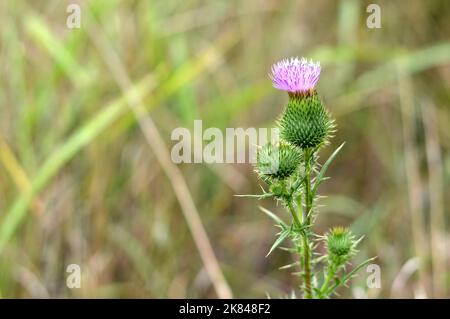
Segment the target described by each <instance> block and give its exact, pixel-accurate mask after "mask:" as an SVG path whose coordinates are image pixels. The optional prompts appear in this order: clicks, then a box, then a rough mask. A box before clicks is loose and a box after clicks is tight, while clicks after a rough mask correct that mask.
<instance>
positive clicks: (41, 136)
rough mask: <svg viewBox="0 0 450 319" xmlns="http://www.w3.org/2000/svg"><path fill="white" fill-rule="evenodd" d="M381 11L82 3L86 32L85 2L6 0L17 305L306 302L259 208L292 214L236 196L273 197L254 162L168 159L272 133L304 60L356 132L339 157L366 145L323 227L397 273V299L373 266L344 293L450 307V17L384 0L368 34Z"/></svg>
mask: <svg viewBox="0 0 450 319" xmlns="http://www.w3.org/2000/svg"><path fill="white" fill-rule="evenodd" d="M74 2H75V1H74ZM371 2H374V1H358V0H340V1H312V2H311V1H275V0H273V1H262V0H260V1H257V0H249V1H196V0H188V1H118V0H115V1H112V0H96V1H80V2H79V3H80V4H81V9H82V11H81V14H82V15H81V28H80V29H68V28H67V27H66V18H67V15H68V14H67V13H66V7H67V5H68V4H69V3H71V1H56V0H55V1H12V0H7V1H1V2H0V21H2V27H1V28H0V62H1V63H0V75H1V76H0V83H1V85H0V194H1V195H0V295H1V296H2V297H48V296H51V297H169V298H172V297H181V298H183V297H217V296H218V294H219V295H220V296H227V295H228V294H229V291H228V289H227V287H229V288H230V290H231V292H232V294H233V296H235V297H263V298H264V297H265V296H266V293H267V294H269V295H270V296H271V297H281V296H286V295H288V294H290V292H291V288H292V287H294V286H295V284H296V283H295V280H296V277H295V276H292V275H291V274H290V271H289V270H285V271H278V269H277V266H278V265H282V264H288V263H290V261H289V258H290V257H289V254H287V253H286V252H283V251H275V252H274V253H273V254H272V255H271V257H270V258H265V255H266V253H267V251H268V248H269V247H270V246H271V243H272V241H273V239H274V233H273V227H272V222H271V220H270V219H269V218H267V216H265V215H264V214H263V213H262V212H261V211H260V210H259V209H258V205H262V206H265V207H267V208H270V209H271V210H273V211H277V212H279V213H280V214H281V213H282V212H283V211H282V210H281V209H279V208H277V207H276V206H272V202H271V201H267V202H265V201H259V202H257V201H254V200H251V199H242V198H235V197H233V194H236V193H241V194H242V193H255V192H259V186H258V181H257V180H256V177H255V174H253V172H252V166H251V165H250V164H215V165H208V164H182V165H178V166H175V165H174V164H173V163H169V164H167V163H166V164H164V159H165V156H166V155H167V154H166V153H167V151H170V148H171V147H172V145H173V144H174V142H173V141H171V139H170V135H171V131H172V130H173V129H174V128H176V127H180V126H182V127H188V128H192V126H193V120H194V119H202V120H203V125H204V126H205V127H218V128H220V129H225V128H226V127H244V128H246V127H268V126H270V123H272V122H273V118H274V117H275V116H276V115H277V114H279V113H280V112H281V109H282V106H283V105H284V104H285V103H286V100H287V98H286V96H285V95H284V94H282V93H281V92H277V91H276V90H274V89H272V88H271V83H270V80H269V79H268V77H267V73H268V71H269V68H270V66H271V64H272V63H273V62H274V61H277V60H279V59H281V58H284V57H289V56H297V55H298V56H306V57H308V58H313V59H316V60H320V61H321V64H322V76H321V79H320V82H319V87H318V90H319V91H320V94H321V95H322V97H323V99H324V100H325V102H326V105H327V107H328V108H329V109H330V110H331V111H332V113H333V115H334V117H336V119H337V124H338V132H337V134H336V136H335V138H334V139H333V140H332V145H333V146H334V147H329V148H327V149H326V150H324V152H323V153H324V154H323V158H326V156H328V155H329V152H331V151H332V150H333V148H335V147H336V146H338V145H339V144H340V143H341V142H342V141H346V142H347V144H346V146H345V148H344V149H343V151H342V152H341V153H340V154H339V156H338V158H337V159H336V161H335V162H334V163H333V165H332V167H330V170H329V175H330V176H332V177H333V178H332V179H331V180H330V181H327V182H326V183H324V185H323V187H322V189H321V193H322V194H323V195H327V197H326V198H324V199H322V201H321V203H322V204H324V207H322V208H321V213H320V216H319V219H318V221H317V232H319V233H321V232H325V231H326V229H327V228H328V227H329V226H330V225H336V224H343V225H348V226H350V227H351V228H352V230H353V232H354V233H356V234H358V235H361V234H365V239H364V241H363V242H362V244H361V253H360V254H359V256H360V257H359V258H361V260H362V259H364V258H367V257H370V256H374V255H376V256H378V259H377V263H378V264H379V265H380V267H381V276H382V287H381V289H368V288H367V285H366V278H367V276H368V273H366V272H365V271H361V272H360V275H359V276H358V277H357V278H355V279H354V280H353V282H352V289H350V290H348V292H346V291H343V296H344V297H352V296H355V297H371V298H377V297H393V298H396V297H449V296H450V294H449V293H450V291H449V281H450V272H449V258H450V254H449V247H450V246H449V245H448V243H449V240H450V237H449V233H448V227H447V226H446V225H447V224H448V222H449V209H448V206H449V204H450V196H449V195H450V191H449V183H450V144H449V141H450V128H449V125H448V124H449V123H450V107H449V106H450V105H449V104H450V91H449V90H448V88H449V84H450V68H449V62H450V39H449V35H450V24H449V23H448V21H449V20H450V5H449V3H448V1H446V0H432V1H419V0H416V1H408V2H406V1H387V0H380V1H376V3H378V4H379V5H380V7H381V19H382V20H381V21H382V28H381V29H368V28H367V27H366V18H367V16H368V13H366V7H367V5H368V4H369V3H371ZM127 92H128V93H127ZM136 101H137V102H136ZM130 105H136V108H131V109H130V107H129V106H130ZM143 109H144V110H146V111H147V112H148V113H147V114H148V115H145V114H144V115H143V114H142V113H143V112H142V111H143ZM133 111H134V112H133ZM145 119H146V120H145ZM153 124H154V125H155V126H153ZM161 141H163V142H164V144H161V143H160V142H161ZM183 181H184V182H186V184H187V186H188V187H183ZM180 185H181V186H180ZM190 199H193V201H191V200H190ZM192 204H194V205H192ZM199 222H201V223H199ZM203 227H204V228H203ZM204 230H206V233H205V232H204ZM205 234H206V235H207V237H205V236H204V235H205ZM209 244H210V245H211V246H209ZM210 248H212V249H210ZM216 261H217V263H216ZM69 264H78V265H80V267H81V271H82V285H81V288H80V289H68V288H67V286H66V277H67V275H68V273H67V272H66V267H67V265H69ZM217 266H219V267H220V268H218V267H217ZM210 274H213V275H214V274H215V275H216V277H214V276H213V277H212V278H213V279H212V280H211V276H210ZM221 274H223V276H224V278H225V280H223V278H221V276H220V275H221Z"/></svg>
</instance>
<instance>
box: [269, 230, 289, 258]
mask: <svg viewBox="0 0 450 319" xmlns="http://www.w3.org/2000/svg"><path fill="white" fill-rule="evenodd" d="M290 232H291V231H290V229H286V230H283V231H282V232H281V233H280V235H279V236H278V238H277V240H275V242H274V243H273V245H272V247H271V248H270V250H269V252H268V253H267V255H266V257H267V256H269V255H270V253H271V252H272V251H273V250H274V249H275V248H277V247H278V246H279V245H280V244H281V243H282V242H283V240H285V239H286V237H287V236H289V233H290Z"/></svg>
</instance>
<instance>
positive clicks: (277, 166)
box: [256, 141, 301, 179]
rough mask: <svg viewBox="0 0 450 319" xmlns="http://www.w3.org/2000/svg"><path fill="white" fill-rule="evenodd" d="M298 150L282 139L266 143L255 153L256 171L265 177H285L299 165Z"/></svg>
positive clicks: (299, 155) (299, 156)
mask: <svg viewBox="0 0 450 319" xmlns="http://www.w3.org/2000/svg"><path fill="white" fill-rule="evenodd" d="M300 161H301V152H300V150H299V149H298V148H297V147H295V146H293V145H291V144H289V143H286V142H284V141H280V142H279V143H277V144H273V143H267V144H266V145H264V146H263V147H261V148H259V150H258V153H257V155H256V171H257V172H258V174H259V175H260V176H261V177H262V178H265V179H273V178H275V179H285V178H288V177H289V176H291V175H292V174H293V173H294V172H295V171H296V170H297V168H298V167H299V165H300Z"/></svg>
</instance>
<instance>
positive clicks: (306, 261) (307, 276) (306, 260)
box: [302, 230, 312, 299]
mask: <svg viewBox="0 0 450 319" xmlns="http://www.w3.org/2000/svg"><path fill="white" fill-rule="evenodd" d="M302 239H303V266H304V268H305V269H304V275H303V276H304V278H303V279H304V285H305V299H312V289H311V260H310V255H311V252H310V246H309V238H308V235H307V230H306V231H304V232H302Z"/></svg>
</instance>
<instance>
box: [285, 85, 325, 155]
mask: <svg viewBox="0 0 450 319" xmlns="http://www.w3.org/2000/svg"><path fill="white" fill-rule="evenodd" d="M278 125H279V127H280V133H281V137H282V138H283V139H284V140H285V141H288V142H290V143H292V144H294V145H296V146H298V147H300V148H302V149H305V148H315V147H318V146H321V145H323V144H326V143H327V141H328V139H329V138H330V137H331V133H332V132H333V130H334V121H333V120H332V119H331V118H330V115H329V113H328V111H327V110H326V109H325V107H324V106H323V104H322V101H321V100H320V98H319V96H318V95H317V92H316V91H313V92H308V93H306V94H303V95H302V96H300V95H291V97H290V98H289V102H288V105H287V107H286V109H285V110H284V112H283V114H282V115H281V118H280V119H279V120H278Z"/></svg>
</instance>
